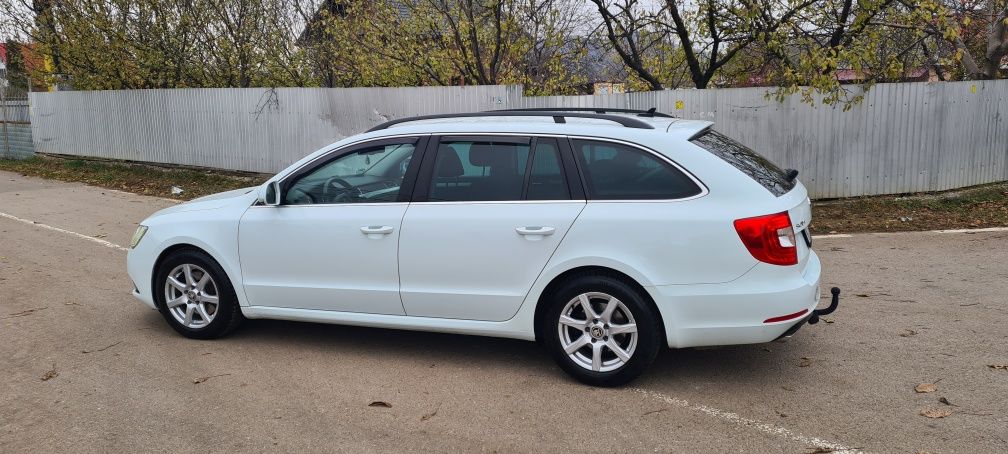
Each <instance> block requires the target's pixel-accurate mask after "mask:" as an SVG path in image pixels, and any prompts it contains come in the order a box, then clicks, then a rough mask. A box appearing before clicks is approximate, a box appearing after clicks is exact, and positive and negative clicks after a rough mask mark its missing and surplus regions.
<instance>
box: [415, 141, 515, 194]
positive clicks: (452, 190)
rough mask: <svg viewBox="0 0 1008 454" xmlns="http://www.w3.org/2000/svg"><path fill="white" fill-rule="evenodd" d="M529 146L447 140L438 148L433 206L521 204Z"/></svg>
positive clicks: (431, 190) (431, 191)
mask: <svg viewBox="0 0 1008 454" xmlns="http://www.w3.org/2000/svg"><path fill="white" fill-rule="evenodd" d="M528 159H529V146H528V145H527V144H523V143H513V142H493V141H492V140H490V139H488V140H487V141H469V140H446V141H442V142H441V143H440V145H438V149H437V156H435V160H434V175H433V177H432V178H431V187H430V195H429V196H428V200H429V201H431V202H456V201H498V200H521V197H522V189H523V185H524V182H525V167H526V164H527V163H528Z"/></svg>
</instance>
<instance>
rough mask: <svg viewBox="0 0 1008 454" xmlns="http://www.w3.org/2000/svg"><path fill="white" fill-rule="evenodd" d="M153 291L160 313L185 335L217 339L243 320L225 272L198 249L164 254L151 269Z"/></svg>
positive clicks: (236, 298)
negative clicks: (154, 270)
mask: <svg viewBox="0 0 1008 454" xmlns="http://www.w3.org/2000/svg"><path fill="white" fill-rule="evenodd" d="M169 277H171V278H172V279H173V281H169ZM152 291H153V293H154V302H155V304H156V305H157V308H158V311H159V312H161V315H162V316H163V317H164V318H165V320H166V321H167V322H168V324H169V325H171V327H172V328H174V329H175V331H178V333H179V334H181V335H183V336H185V337H188V338H192V339H216V338H219V337H222V336H225V335H226V334H228V333H230V332H231V331H232V330H234V329H235V328H237V327H238V325H239V324H241V322H242V321H244V320H245V317H244V316H242V313H241V309H240V308H239V306H238V297H237V296H236V295H235V291H234V287H233V286H232V285H231V280H230V279H228V277H227V273H225V272H224V269H223V268H221V266H220V265H219V264H218V263H217V262H216V261H215V260H214V259H213V258H212V257H210V256H209V255H207V253H205V252H203V251H200V250H198V249H180V250H178V251H175V252H172V253H171V254H169V255H168V256H167V257H165V258H164V260H162V261H161V263H160V264H158V267H157V270H156V272H155V273H154V282H153V289H152ZM187 320H188V323H186V321H187Z"/></svg>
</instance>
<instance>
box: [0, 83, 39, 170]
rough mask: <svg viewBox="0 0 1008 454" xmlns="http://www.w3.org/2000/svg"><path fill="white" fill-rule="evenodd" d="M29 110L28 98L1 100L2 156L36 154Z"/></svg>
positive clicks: (0, 130)
mask: <svg viewBox="0 0 1008 454" xmlns="http://www.w3.org/2000/svg"><path fill="white" fill-rule="evenodd" d="M0 89H2V88H0ZM28 112H29V109H28V98H15V99H4V100H2V101H0V158H8V159H10V158H14V159H23V158H28V157H31V156H33V155H34V154H35V147H34V145H32V133H31V119H30V118H31V117H30V115H29V113H28Z"/></svg>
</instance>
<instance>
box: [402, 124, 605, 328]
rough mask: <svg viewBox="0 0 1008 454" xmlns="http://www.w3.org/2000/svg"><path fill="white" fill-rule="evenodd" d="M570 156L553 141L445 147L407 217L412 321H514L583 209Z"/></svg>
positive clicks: (405, 287) (444, 143) (461, 141)
mask: <svg viewBox="0 0 1008 454" xmlns="http://www.w3.org/2000/svg"><path fill="white" fill-rule="evenodd" d="M566 151H567V150H566V148H565V149H563V150H561V147H560V143H559V142H558V141H557V140H556V139H554V138H536V139H529V138H515V137H455V138H453V137H442V138H441V139H440V142H439V144H438V146H437V147H436V152H435V156H433V157H428V158H427V159H426V160H429V161H428V162H429V163H432V164H428V163H425V165H424V167H423V169H424V170H421V174H422V175H423V176H422V177H421V179H420V180H419V181H420V183H418V188H417V189H418V191H417V193H418V196H417V198H416V200H415V201H414V202H413V203H412V204H411V205H410V207H409V209H408V210H407V211H406V216H405V218H403V226H402V233H401V235H400V241H399V244H400V246H399V277H400V282H401V286H402V287H401V293H402V301H403V306H404V307H405V309H406V314H407V315H410V316H421V317H442V318H454V319H466V320H491V321H502V320H507V319H509V318H511V317H512V316H514V314H515V313H516V312H517V311H518V308H519V307H520V306H521V304H522V301H524V299H525V296H526V295H527V294H528V292H529V290H530V289H531V287H532V285H533V284H534V283H535V280H536V278H538V276H539V273H540V272H542V269H543V267H545V266H546V263H547V261H548V260H549V258H550V256H552V254H553V252H554V251H555V250H556V248H557V246H558V245H559V244H560V241H561V240H562V239H563V237H564V235H565V234H566V233H567V230H568V229H569V228H570V226H571V224H573V223H574V220H575V219H576V218H577V216H578V214H579V213H580V212H581V210H582V209H583V208H584V206H585V201H584V200H581V198H582V197H581V195H580V194H579V193H578V191H577V189H579V188H572V187H570V186H569V185H568V181H569V180H571V179H570V178H568V175H567V174H566V172H565V167H564V165H563V161H564V159H563V158H562V152H566ZM420 185H424V186H420ZM572 191H573V192H572ZM572 193H573V194H575V196H574V197H572ZM572 199H573V200H572Z"/></svg>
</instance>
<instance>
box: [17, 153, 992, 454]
mask: <svg viewBox="0 0 1008 454" xmlns="http://www.w3.org/2000/svg"><path fill="white" fill-rule="evenodd" d="M171 203H173V202H171V201H167V200H164V199H159V198H152V197H144V196H138V195H133V194H127V193H121V192H116V191H112V190H108V189H101V188H96V187H90V186H83V185H80V184H72V183H61V182H54V181H49V180H42V179H36V178H29V177H22V176H19V175H17V174H13V173H5V172H0V358H3V361H0V381H2V382H3V383H4V385H5V386H4V390H3V391H2V392H0V452H23V451H33V452H38V451H42V452H48V451H69V452H94V451H105V452H108V451H127V450H129V451H154V450H157V451H177V452H207V451H210V452H220V451H232V450H243V451H266V450H270V451H277V450H279V451H301V452H320V451H326V452H332V451H340V452H349V451H353V452H361V451H391V450H394V451H468V452H471V451H504V452H513V451H518V452H547V451H561V450H568V451H588V452H629V451H635V452H636V451H660V452H669V451H671V452H695V451H710V452H740V451H743V452H787V453H801V452H811V451H813V450H815V449H816V448H817V447H826V448H830V449H833V450H836V451H842V450H852V451H853V450H863V451H872V452H911V453H912V452H918V451H925V452H1005V451H1008V441H1006V440H1008V370H1006V369H997V368H993V367H990V365H995V366H996V365H1003V364H1008V347H1006V345H1008V328H1006V327H1008V313H1006V310H1005V308H1006V302H1005V298H1004V295H1006V294H1008V263H1006V262H1005V257H1008V231H990V232H979V233H929V232H920V233H898V234H863V235H854V236H842V237H827V238H817V239H816V241H815V245H814V247H815V248H816V250H817V251H818V252H819V254H820V256H821V258H822V259H823V264H824V269H825V270H824V281H823V285H824V287H829V286H833V285H837V286H840V287H841V288H843V289H844V294H845V296H846V297H845V299H844V300H843V302H842V304H841V308H840V310H838V311H837V312H836V313H835V314H834V315H832V316H830V317H828V322H827V323H820V324H819V325H816V326H811V327H806V328H804V329H802V330H801V331H799V332H798V334H796V335H795V336H794V337H792V338H790V339H787V340H786V341H783V342H776V343H770V344H763V345H747V346H733V347H720V348H704V349H684V350H670V351H666V352H664V353H663V354H662V355H660V356H659V358H658V361H657V363H656V364H655V365H654V366H653V367H652V368H651V369H650V371H649V372H648V373H646V374H645V375H644V376H642V377H641V378H640V379H639V380H637V381H636V382H634V383H632V384H631V385H630V386H628V387H625V388H620V389H595V388H589V387H586V386H583V385H580V384H578V383H576V382H573V381H572V380H570V379H568V378H567V376H565V375H564V374H563V373H562V371H560V370H559V369H558V368H557V367H556V366H554V365H553V363H552V362H551V361H550V359H549V358H548V357H547V355H546V354H545V353H544V352H542V351H540V350H539V349H538V347H537V346H536V345H535V344H533V343H528V342H521V341H514V340H505V339H491V338H479V337H469V336H456V335H446V334H430V333H418V332H405V331H391V330H380V329H366V328H353V327H341V326H332V325H314V324H301V323H291V322H278V321H251V322H249V323H248V324H246V325H245V326H244V327H243V328H241V329H240V330H239V331H238V332H236V333H235V334H234V335H232V336H230V337H228V338H226V339H222V340H218V341H195V340H189V339H185V338H182V337H180V336H178V335H177V334H175V333H174V332H173V331H172V330H171V329H170V328H169V327H168V326H167V324H166V323H165V322H164V320H163V319H162V318H161V317H160V315H159V314H157V313H156V312H154V311H151V310H149V309H146V308H145V307H144V306H142V305H141V304H140V303H138V302H136V301H135V300H134V299H133V298H132V296H130V294H129V293H130V290H131V287H130V283H129V279H128V277H127V276H126V272H125V269H124V268H125V263H124V261H125V253H124V252H123V251H122V250H121V249H118V248H116V247H114V246H115V245H125V244H127V243H128V241H129V237H130V235H131V234H132V232H133V229H134V228H135V222H137V221H139V220H141V219H143V218H144V217H145V216H146V215H148V214H149V213H151V212H153V211H154V210H156V209H158V208H161V207H164V206H167V205H169V204H171ZM33 222H34V223H33ZM49 227H54V228H58V229H62V230H53V229H52V228H49ZM73 233H77V234H79V235H74V234H73ZM85 237H91V238H92V239H95V240H100V241H93V240H88V239H86V238H85ZM95 237H97V238H95ZM102 241H104V242H108V243H109V244H111V245H113V246H111V247H110V246H109V245H108V244H103V243H101V242H102ZM824 293H826V292H824ZM926 383H935V384H936V388H937V390H936V391H934V392H925V393H918V392H915V390H914V388H915V386H917V385H919V384H926ZM925 388H926V387H925ZM925 390H926V389H925ZM941 400H944V401H946V402H948V403H950V404H952V405H946V404H945V403H942V402H941ZM375 401H383V402H387V403H388V404H390V405H391V407H390V408H384V407H375V406H369V404H370V403H372V402H375ZM927 410H945V411H951V414H950V415H948V416H946V417H943V418H928V417H925V416H922V415H921V413H922V412H925V411H927ZM941 414H943V413H940V412H939V413H938V415H941Z"/></svg>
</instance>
